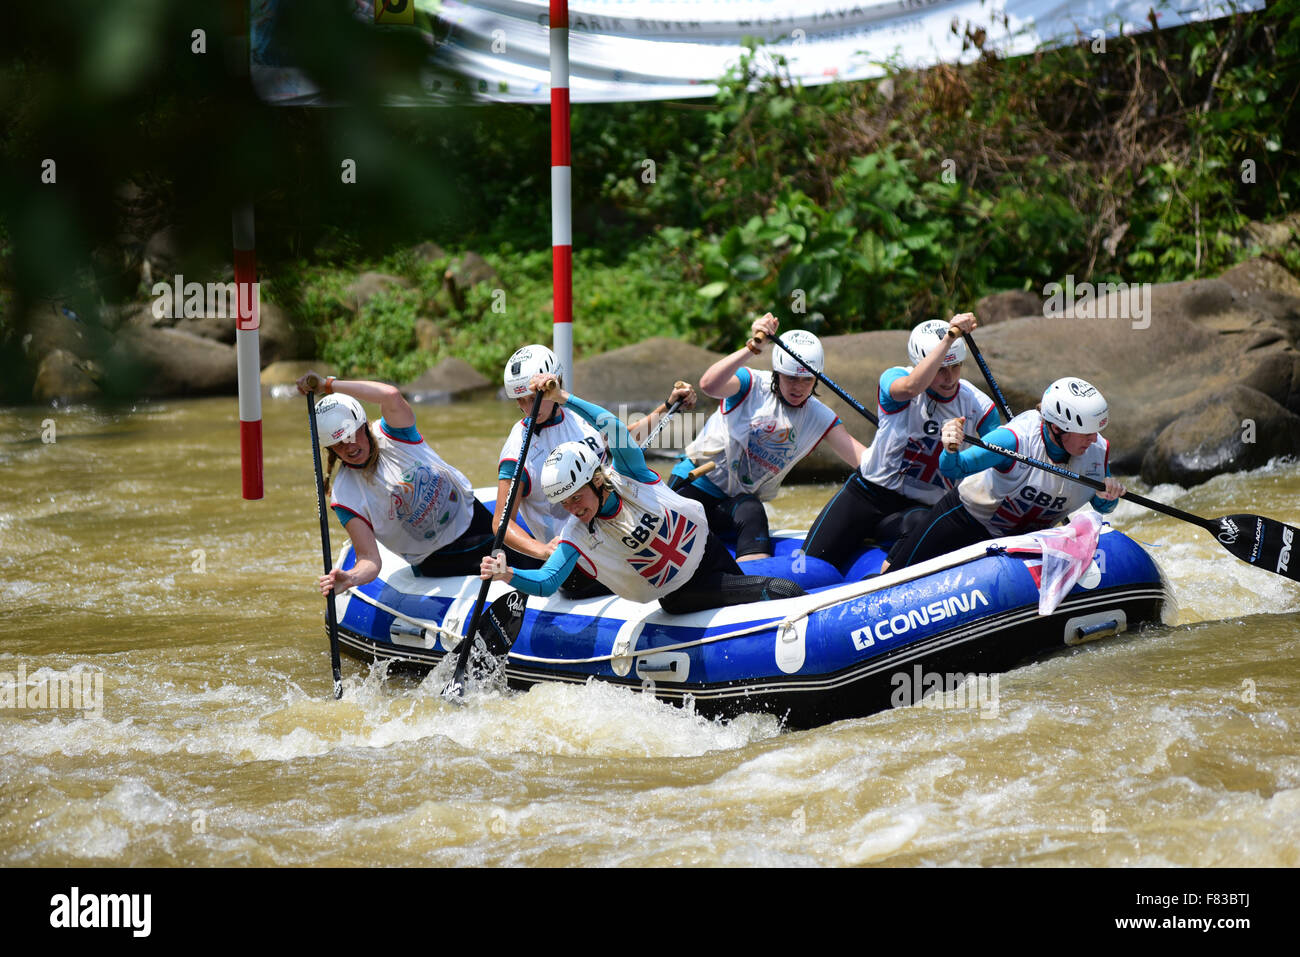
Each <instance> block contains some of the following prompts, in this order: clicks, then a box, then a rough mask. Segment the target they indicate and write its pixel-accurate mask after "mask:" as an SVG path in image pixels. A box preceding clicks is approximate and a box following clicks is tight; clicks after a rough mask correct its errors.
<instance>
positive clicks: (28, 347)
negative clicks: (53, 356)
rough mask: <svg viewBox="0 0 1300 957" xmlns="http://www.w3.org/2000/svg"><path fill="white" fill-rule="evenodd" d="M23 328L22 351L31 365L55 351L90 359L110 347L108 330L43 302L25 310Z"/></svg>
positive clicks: (62, 308) (62, 307) (59, 306)
mask: <svg viewBox="0 0 1300 957" xmlns="http://www.w3.org/2000/svg"><path fill="white" fill-rule="evenodd" d="M23 328H25V329H26V334H25V335H24V341H23V347H24V351H25V353H26V354H27V356H28V358H29V361H33V362H35V363H39V362H40V361H41V360H42V359H44V358H45V356H47V355H49V354H50V353H51V352H54V351H56V350H62V351H63V352H67V353H70V354H71V355H74V356H76V357H77V358H79V359H93V358H95V357H96V356H99V355H102V354H103V353H104V351H105V350H107V349H108V348H109V346H111V345H112V336H111V335H110V333H109V332H108V330H106V329H104V328H103V327H101V326H99V325H97V324H95V323H92V322H87V321H86V320H85V317H82V316H79V315H78V314H77V313H76V312H74V311H72V310H71V309H68V308H66V307H65V306H63V305H62V304H61V303H57V302H43V303H41V304H39V305H37V306H35V307H33V308H32V309H30V310H28V312H27V315H26V317H25V322H24V324H23Z"/></svg>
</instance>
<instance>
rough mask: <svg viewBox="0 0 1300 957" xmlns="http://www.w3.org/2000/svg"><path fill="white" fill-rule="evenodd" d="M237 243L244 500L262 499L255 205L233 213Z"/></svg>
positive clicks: (237, 299) (240, 442) (236, 328)
mask: <svg viewBox="0 0 1300 957" xmlns="http://www.w3.org/2000/svg"><path fill="white" fill-rule="evenodd" d="M230 220H231V227H232V231H233V232H234V239H235V292H236V295H235V301H236V302H237V303H238V306H237V307H236V315H235V353H236V356H237V361H238V368H239V464H240V473H241V475H242V476H243V488H244V498H248V499H257V498H261V497H262V382H261V375H262V364H261V347H260V342H259V338H258V331H257V330H258V327H259V325H260V321H261V316H260V313H259V304H258V299H259V290H258V285H257V260H256V257H255V256H254V253H253V239H254V235H253V204H252V203H251V202H249V203H243V204H241V205H239V206H236V207H235V209H234V212H233V213H231V217H230Z"/></svg>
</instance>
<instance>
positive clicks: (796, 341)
mask: <svg viewBox="0 0 1300 957" xmlns="http://www.w3.org/2000/svg"><path fill="white" fill-rule="evenodd" d="M777 338H779V339H780V340H781V341H782V342H784V343H785V344H786V345H787V346H789V347H790V348H791V350H793V351H794V352H795V353H796V354H797V355H798V356H799V358H800V359H802V360H803V361H804V362H806V363H808V367H807V368H804V367H803V366H801V365H800V364H799V363H797V362H795V361H794V360H793V359H791V358H790V353H789V352H786V351H785V350H784V349H782V348H781V347H780V346H778V345H773V346H772V371H773V372H780V373H781V374H782V375H792V376H799V377H801V378H804V379H811V378H812V377H813V373H814V372H821V371H822V369H823V368H824V367H825V365H826V353H825V352H824V351H823V350H822V344H821V340H820V339H818V338H817V337H816V336H814V335H813V334H812V333H811V332H805V331H804V330H803V329H791V330H790V331H789V332H786V333H782V334H781V335H780V336H778V337H777ZM809 370H812V371H811V372H810V371H809Z"/></svg>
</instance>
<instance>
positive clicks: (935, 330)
mask: <svg viewBox="0 0 1300 957" xmlns="http://www.w3.org/2000/svg"><path fill="white" fill-rule="evenodd" d="M948 325H949V324H948V323H946V322H944V321H943V320H942V319H927V320H926V321H925V322H923V323H921V324H920V325H919V326H917V327H916V328H915V329H913V330H912V334H911V335H910V336H908V337H907V357H908V358H909V359H911V360H912V365H914V366H916V365H920V364H921V360H922V359H924V358H925V357H926V356H928V355H929V354H930V350H931V349H933V348H934V344H935V343H936V342H938V341H939V340H940V339H942V338H944V337H945V336H946V335H948ZM965 361H966V342H965V340H964V339H961V338H959V339H958V340H957V341H956V342H954V343H953V344H952V347H951V348H950V349H949V350H948V354H947V355H946V356H944V357H943V365H942V366H940V368H944V367H947V366H955V365H956V364H957V363H959V362H965Z"/></svg>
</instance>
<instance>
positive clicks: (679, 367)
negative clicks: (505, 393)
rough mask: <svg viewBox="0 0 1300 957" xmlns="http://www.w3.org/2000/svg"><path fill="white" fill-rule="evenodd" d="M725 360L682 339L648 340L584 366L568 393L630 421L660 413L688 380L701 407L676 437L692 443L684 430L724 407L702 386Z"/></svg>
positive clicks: (577, 371) (576, 372)
mask: <svg viewBox="0 0 1300 957" xmlns="http://www.w3.org/2000/svg"><path fill="white" fill-rule="evenodd" d="M721 358H722V353H720V352H711V351H710V350H708V349H703V348H701V347H699V346H696V345H692V344H690V343H689V342H682V341H681V340H680V339H665V338H655V339H646V340H645V341H644V342H638V343H635V344H634V345H630V346H623V347H622V348H621V349H613V350H611V351H609V352H606V353H603V354H601V355H598V356H593V357H592V358H590V359H582V360H580V361H578V362H577V363H576V368H575V369H574V374H573V375H572V376H570V377H568V378H567V379H566V381H565V388H569V387H570V386H571V385H572V386H574V388H573V390H572V391H573V392H574V394H575V395H578V396H581V397H582V398H584V399H589V400H590V401H592V402H595V403H596V404H597V405H602V406H604V407H605V408H607V409H609V410H610V411H611V412H615V413H618V414H619V415H620V417H622V418H624V420H626V419H627V418H628V417H629V416H630V415H632V414H633V413H636V414H640V413H644V412H648V411H650V410H652V409H654V408H655V406H657V405H659V404H660V403H661V402H663V401H664V400H665V399H666V398H668V393H670V392H671V391H672V389H673V383H674V382H676V381H677V380H678V379H684V380H685V381H687V382H689V383H691V384H692V385H694V386H695V391H696V394H697V395H698V396H699V401H698V403H697V404H696V406H695V411H694V413H693V414H692V415H691V416H690V417H689V418H688V417H686V416H684V415H682V416H680V418H681V419H682V421H681V422H679V423H678V424H677V425H676V426H675V428H674V430H673V434H675V435H676V436H677V437H678V439H679V440H685V442H689V441H690V438H691V437H693V435H694V431H683V424H684V423H696V424H697V425H698V426H701V427H702V426H703V424H704V420H705V418H707V417H708V416H709V415H710V414H711V413H712V412H713V411H714V410H715V409H716V408H717V407H718V401H717V400H716V399H711V398H709V397H708V396H707V395H705V394H704V393H703V392H701V391H700V387H699V386H700V376H702V375H703V374H704V370H706V369H707V368H708V367H709V366H711V365H713V363H715V362H717V361H718V360H719V359H721ZM763 361H766V358H765V359H764V360H763ZM764 368H768V367H766V366H765V367H764ZM665 431H667V430H665ZM683 444H685V443H684V442H683Z"/></svg>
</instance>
